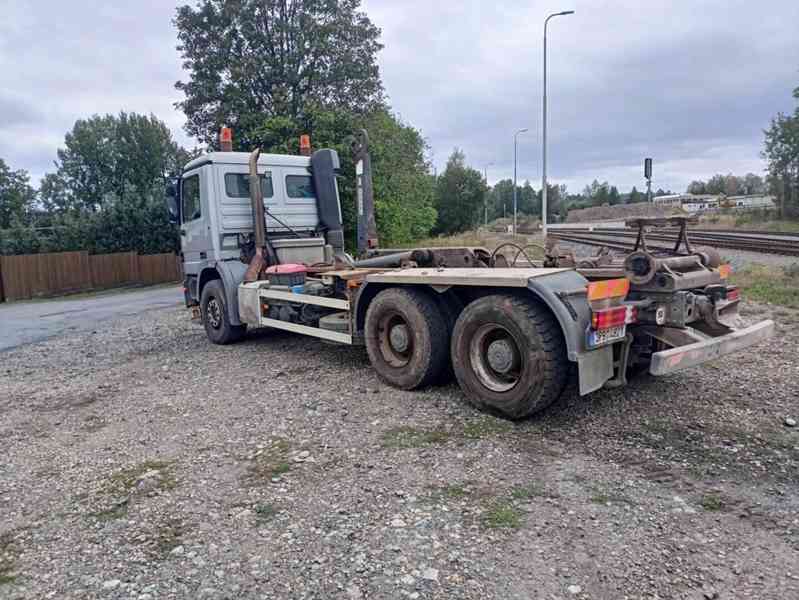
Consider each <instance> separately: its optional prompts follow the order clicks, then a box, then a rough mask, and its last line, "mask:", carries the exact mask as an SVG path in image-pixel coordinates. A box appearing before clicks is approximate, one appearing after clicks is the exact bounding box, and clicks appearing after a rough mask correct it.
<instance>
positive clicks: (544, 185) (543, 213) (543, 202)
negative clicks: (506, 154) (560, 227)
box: [541, 10, 574, 240]
mask: <svg viewBox="0 0 799 600" xmlns="http://www.w3.org/2000/svg"><path fill="white" fill-rule="evenodd" d="M573 14H574V11H573V10H564V11H563V12H559V13H553V14H551V15H549V16H548V17H547V18H546V19H545V20H544V143H543V155H544V161H543V162H544V164H543V168H542V171H541V228H542V230H543V233H544V240H546V239H547V24H548V23H549V20H550V19H551V18H552V17H561V16H565V15H573Z"/></svg>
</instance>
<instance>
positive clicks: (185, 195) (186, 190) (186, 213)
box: [180, 175, 202, 223]
mask: <svg viewBox="0 0 799 600" xmlns="http://www.w3.org/2000/svg"><path fill="white" fill-rule="evenodd" d="M180 199H181V202H182V203H183V206H182V208H183V210H182V211H181V214H182V215H183V222H184V223H188V222H189V221H193V220H194V219H199V218H200V217H201V216H202V205H201V204H200V176H199V175H190V176H189V177H185V178H184V179H183V185H182V186H181V191H180Z"/></svg>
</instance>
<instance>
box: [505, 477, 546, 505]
mask: <svg viewBox="0 0 799 600" xmlns="http://www.w3.org/2000/svg"><path fill="white" fill-rule="evenodd" d="M510 495H511V497H512V498H514V499H515V500H529V499H531V498H546V497H551V494H550V493H548V492H547V490H546V488H545V487H544V485H543V484H542V483H540V482H538V481H534V482H532V483H528V484H527V485H517V486H516V487H514V488H513V489H512V490H511V491H510Z"/></svg>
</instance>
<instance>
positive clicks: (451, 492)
mask: <svg viewBox="0 0 799 600" xmlns="http://www.w3.org/2000/svg"><path fill="white" fill-rule="evenodd" d="M468 495H469V490H468V489H467V488H466V486H465V485H464V484H462V483H454V484H452V485H445V486H443V487H433V491H432V493H431V494H430V498H431V499H432V500H461V499H462V498H465V497H466V496H468Z"/></svg>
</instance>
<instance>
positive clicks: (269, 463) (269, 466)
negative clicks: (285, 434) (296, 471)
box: [247, 438, 291, 480]
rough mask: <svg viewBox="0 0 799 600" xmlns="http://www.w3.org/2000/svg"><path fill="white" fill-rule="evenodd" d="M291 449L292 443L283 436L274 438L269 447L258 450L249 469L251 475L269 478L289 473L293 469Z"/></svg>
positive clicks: (256, 477) (254, 477)
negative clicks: (290, 456)
mask: <svg viewBox="0 0 799 600" xmlns="http://www.w3.org/2000/svg"><path fill="white" fill-rule="evenodd" d="M290 450H291V444H289V442H288V441H287V440H284V439H282V438H278V439H276V440H274V441H273V442H272V444H271V445H270V446H269V447H268V448H263V449H261V450H258V452H256V453H255V456H254V457H253V459H252V463H250V466H249V467H248V469H247V470H248V471H249V474H250V477H251V478H253V479H262V480H264V479H265V480H269V479H272V477H278V476H280V475H283V474H284V473H288V472H289V471H290V470H291V463H290V462H289V451H290Z"/></svg>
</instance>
